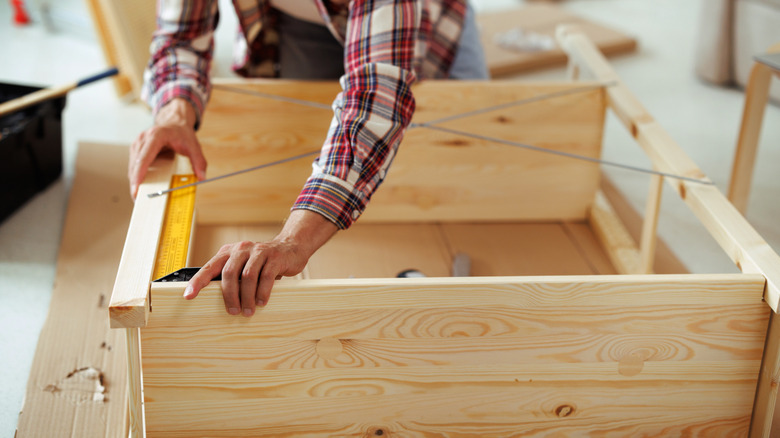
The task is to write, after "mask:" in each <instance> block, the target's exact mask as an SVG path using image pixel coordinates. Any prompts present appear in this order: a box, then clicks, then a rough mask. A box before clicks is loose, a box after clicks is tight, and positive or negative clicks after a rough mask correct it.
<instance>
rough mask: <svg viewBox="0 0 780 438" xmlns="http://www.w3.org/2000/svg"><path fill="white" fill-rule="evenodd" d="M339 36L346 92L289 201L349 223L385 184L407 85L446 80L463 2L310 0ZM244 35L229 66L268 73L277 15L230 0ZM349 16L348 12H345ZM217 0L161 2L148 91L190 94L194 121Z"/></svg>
mask: <svg viewBox="0 0 780 438" xmlns="http://www.w3.org/2000/svg"><path fill="white" fill-rule="evenodd" d="M313 1H315V2H316V4H317V7H318V9H319V10H320V12H321V14H322V15H323V20H324V23H325V24H326V26H328V28H329V29H330V30H331V32H332V33H333V34H334V36H335V37H336V38H337V39H338V40H340V41H343V42H344V66H345V75H344V76H343V77H342V78H341V86H342V89H343V91H342V92H341V93H339V95H338V96H337V97H336V100H335V101H334V104H333V108H334V117H333V121H332V122H331V127H330V130H329V132H328V137H327V139H326V141H325V144H324V145H323V147H322V152H321V154H320V156H319V158H318V159H317V160H316V161H315V162H314V165H313V172H312V175H311V177H310V178H309V179H308V181H307V182H306V184H305V185H304V188H303V190H302V191H301V194H300V196H299V197H298V199H297V200H296V202H295V204H294V206H293V209H307V210H312V211H316V212H318V213H320V214H322V215H324V216H325V217H327V218H328V219H330V220H331V221H332V222H333V223H335V224H336V225H337V226H338V227H339V228H342V229H343V228H347V227H349V226H350V225H351V224H352V223H353V222H354V221H355V220H356V219H357V218H358V217H359V216H360V214H361V213H362V212H363V210H364V209H365V207H366V204H367V203H368V201H369V199H370V198H371V195H372V193H373V192H374V191H375V190H376V188H377V187H378V186H379V184H380V183H381V182H382V180H383V179H384V176H385V172H386V171H387V168H388V166H389V165H390V163H391V162H392V159H393V157H394V156H395V151H396V149H397V148H398V144H399V143H400V141H401V137H402V136H403V133H404V131H405V129H406V128H407V126H408V125H409V123H410V121H411V119H412V114H413V113H414V108H415V102H414V97H413V95H412V91H411V85H412V83H414V81H415V80H416V79H417V78H418V77H419V78H445V77H447V75H448V72H449V69H450V66H451V65H452V62H453V60H454V58H455V53H456V50H457V44H458V40H459V38H460V33H461V30H462V27H463V20H464V16H465V14H466V0H416V1H415V0H395V1H393V0H377V1H371V0H365V1H361V0H352V1H351V2H350V3H349V8H348V10H345V5H344V2H343V1H332V2H331V1H324V0H313ZM233 3H234V6H235V9H236V12H237V13H238V17H239V23H240V27H241V34H242V37H243V38H242V39H240V40H239V46H238V50H239V56H238V57H237V58H236V60H237V61H236V63H235V64H234V66H233V68H234V70H236V71H237V72H238V73H240V74H244V75H247V76H273V75H274V74H275V72H274V68H273V66H274V64H275V62H276V60H275V59H273V58H274V56H275V55H276V50H275V47H274V44H273V43H274V41H277V38H276V35H275V29H274V24H275V19H274V16H275V14H274V13H273V11H272V10H271V8H270V5H269V4H268V2H267V1H264V0H233ZM345 14H346V17H347V19H346V20H345V19H344V16H345ZM216 16H217V0H195V1H185V0H160V1H159V5H158V29H157V31H156V32H155V35H154V39H153V42H152V46H151V52H152V58H151V60H150V63H149V66H148V68H147V70H146V72H145V84H144V97H145V99H146V100H147V101H148V102H149V104H150V105H151V106H152V108H153V109H154V111H155V112H156V111H157V110H158V109H159V108H161V107H162V106H163V105H165V104H166V103H167V102H169V101H170V100H171V99H173V98H176V97H180V98H185V99H187V100H189V101H190V102H192V104H193V107H194V108H195V110H196V113H197V115H198V121H200V119H201V114H202V113H203V110H204V108H205V103H206V101H207V100H208V96H209V93H210V82H209V78H208V71H209V67H210V63H211V59H212V52H213V34H214V28H215V25H216Z"/></svg>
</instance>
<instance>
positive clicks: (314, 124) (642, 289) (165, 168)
mask: <svg viewBox="0 0 780 438" xmlns="http://www.w3.org/2000/svg"><path fill="white" fill-rule="evenodd" d="M558 37H559V41H560V43H561V46H562V47H563V48H564V49H565V50H566V52H567V53H568V55H569V57H570V66H569V68H570V72H571V74H572V77H573V78H579V77H580V76H583V77H585V76H587V77H589V78H591V79H593V80H595V82H593V83H591V84H594V85H599V84H600V85H605V86H602V87H593V88H592V89H590V90H588V91H579V92H576V93H574V92H571V93H569V94H567V92H566V91H567V90H568V91H572V90H574V88H579V89H582V85H580V84H581V83H573V84H570V83H544V84H527V83H521V82H489V83H462V82H459V83H455V82H428V83H421V84H419V85H417V88H415V96H416V99H417V102H418V110H417V112H416V114H415V122H416V123H423V122H430V121H433V120H437V119H439V118H441V117H444V116H448V115H452V114H457V113H462V112H465V111H469V110H472V109H477V108H480V107H486V106H492V105H495V104H500V103H503V102H507V103H508V102H512V101H515V100H518V99H523V98H526V97H531V96H535V95H542V94H549V93H551V92H556V93H559V94H560V96H559V97H557V98H556V99H548V100H545V101H544V102H542V101H540V102H537V103H535V104H533V106H528V105H524V106H516V107H512V108H511V109H510V108H505V109H502V110H501V111H499V112H490V113H486V114H481V115H477V116H474V117H473V118H470V119H469V120H468V121H467V120H465V119H459V120H456V121H451V122H444V123H442V124H441V126H444V127H449V128H450V129H460V130H464V131H468V132H479V131H477V130H480V129H481V132H483V133H484V132H488V133H490V135H491V136H493V137H501V138H504V139H510V140H512V141H523V142H528V143H531V144H535V145H537V146H543V147H545V148H550V149H557V150H561V151H563V152H567V153H577V154H579V155H586V156H592V157H598V156H599V154H600V144H601V132H602V129H603V125H604V117H605V116H604V114H605V110H606V108H607V107H608V108H610V109H611V110H612V111H613V112H614V113H615V114H616V115H617V117H618V118H619V119H620V121H621V122H622V123H623V124H624V125H625V126H626V128H627V129H628V131H629V132H630V133H631V135H632V136H633V137H634V138H635V139H636V142H637V143H638V144H639V145H640V146H641V147H642V148H643V149H644V151H645V153H646V154H647V156H648V157H649V158H650V159H651V161H652V164H653V167H654V168H655V169H656V170H658V171H661V172H665V173H667V174H674V175H682V176H686V177H689V178H693V179H706V176H705V175H704V174H703V173H702V171H701V170H700V169H698V168H697V167H696V165H695V164H694V163H693V162H692V161H691V160H690V159H689V158H688V157H687V156H686V154H685V153H684V152H683V151H682V149H681V148H680V147H679V146H678V145H677V144H676V143H675V142H674V140H672V139H671V138H670V137H669V135H668V134H667V133H666V132H665V131H664V130H663V128H662V127H661V126H660V125H659V124H658V123H657V122H656V121H655V120H654V119H653V118H652V116H650V115H649V114H648V113H647V111H646V110H645V109H644V108H643V106H642V105H641V104H640V103H639V102H638V101H637V99H636V98H635V97H634V96H633V95H632V94H631V92H630V91H629V90H628V88H627V87H626V86H625V85H624V84H623V83H622V82H621V81H620V78H619V77H618V76H617V75H616V74H615V72H614V71H613V70H612V68H611V67H610V66H609V64H608V63H607V62H606V60H605V59H604V57H603V56H602V55H601V54H600V53H599V52H598V50H597V49H596V48H595V47H594V45H593V44H592V43H591V42H590V41H589V40H588V39H587V38H586V37H585V36H584V35H582V34H581V33H579V32H577V31H576V29H570V28H569V29H567V28H561V29H560V30H559V35H558ZM228 88H238V89H239V90H240V91H241V93H234V92H231V91H229V90H228ZM337 91H338V88H337V84H331V83H301V82H284V81H279V82H264V81H242V82H238V81H228V82H227V83H221V84H220V85H219V86H217V87H216V89H215V92H214V94H213V96H212V102H211V103H210V113H209V114H208V115H207V117H206V119H205V121H204V125H203V128H202V130H201V132H200V134H199V138H200V141H201V142H202V144H203V146H204V149H205V150H206V151H207V154H209V153H210V152H209V151H211V152H213V151H214V149H217V148H219V153H218V154H213V155H208V156H209V160H210V172H212V174H222V173H226V172H227V171H230V170H235V169H240V168H245V167H248V163H249V162H250V161H253V162H254V160H255V158H256V160H257V162H264V161H273V160H275V159H277V158H281V157H284V156H292V155H295V154H296V153H300V152H304V151H306V150H307V149H312V148H316V146H317V141H319V142H321V141H322V138H324V134H325V133H324V132H322V130H321V127H322V126H327V123H328V121H329V119H330V117H331V115H330V114H327V113H328V112H327V111H322V110H319V109H316V108H307V107H300V108H297V107H296V109H295V111H296V112H295V116H294V117H289V116H285V114H289V113H288V111H290V105H293V104H290V103H280V102H276V101H273V100H267V101H265V104H264V105H257V102H256V100H255V101H253V100H252V99H258V96H257V95H258V92H265V93H274V94H277V95H281V96H287V97H294V98H301V99H306V100H309V101H315V102H321V103H325V104H329V103H330V101H331V100H332V98H333V96H334V95H335V93H336V92H337ZM452 102H458V105H457V108H452V107H453V104H452ZM285 105H287V106H285ZM250 110H252V111H253V112H252V111H250ZM248 113H249V114H252V116H253V118H254V119H256V120H258V122H257V123H255V122H252V123H248V122H247V119H246V117H245V116H243V117H242V116H241V115H245V114H248ZM563 128H565V129H563ZM395 160H396V162H395V164H394V165H393V168H392V169H391V172H392V173H391V175H390V177H388V179H387V181H386V183H385V185H384V186H383V187H382V188H381V189H380V190H379V191H378V192H377V194H376V196H375V199H374V200H373V201H372V203H371V205H370V207H369V208H368V210H367V211H366V213H365V214H364V216H363V217H362V218H361V220H360V221H359V222H361V223H364V222H365V223H372V222H390V223H394V224H409V226H410V227H411V226H418V225H419V224H422V225H420V226H423V227H424V226H426V225H425V224H438V223H443V222H459V223H474V222H491V221H493V222H495V221H500V222H523V221H534V222H538V221H565V222H566V223H570V224H578V223H584V224H588V225H589V226H590V227H591V228H592V230H593V233H594V234H595V235H596V236H597V237H598V239H599V240H600V242H601V244H602V246H603V248H604V250H605V251H606V253H607V254H608V255H609V257H610V260H611V261H612V265H614V269H615V270H616V271H617V272H618V274H619V275H576V276H569V275H560V276H559V275H556V276H500V277H484V276H483V277H468V278H448V277H431V278H421V279H398V278H372V279H366V278H362V279H361V278H343V279H311V278H307V277H310V276H308V275H304V276H303V278H302V279H296V280H283V281H280V282H278V283H277V284H276V285H275V287H274V292H273V297H272V299H271V302H270V303H269V305H268V306H267V307H266V308H264V309H262V310H260V311H259V312H258V313H257V314H256V315H255V316H254V317H252V318H243V317H231V316H229V315H227V314H226V313H225V311H224V307H223V304H222V297H221V293H220V286H219V283H212V284H211V285H210V286H209V287H208V288H207V289H205V290H204V291H203V292H202V294H201V296H199V297H198V298H197V299H196V300H194V301H184V300H183V299H181V298H180V297H181V294H182V292H183V288H184V284H183V283H162V284H161V283H154V284H151V283H150V280H151V273H152V269H153V265H154V261H155V254H156V249H157V243H158V239H159V234H160V228H161V224H162V221H163V216H164V213H165V201H164V197H160V198H153V199H150V198H148V197H147V196H146V195H147V194H149V193H152V192H155V191H158V190H160V189H165V188H167V187H168V184H169V181H170V178H171V175H172V174H173V173H174V172H175V171H176V170H175V167H176V166H177V164H175V163H174V161H173V160H171V159H158V161H157V162H156V163H155V165H154V167H153V169H152V170H151V171H150V173H149V176H148V177H147V179H146V181H145V183H144V184H143V185H142V186H141V188H140V190H139V195H138V199H137V202H136V205H135V208H134V210H133V215H132V218H131V222H130V227H129V230H128V234H127V241H126V244H125V247H124V252H123V255H122V261H121V264H120V266H119V270H118V274H117V280H116V284H115V288H114V291H113V295H112V299H111V304H110V317H111V324H112V327H115V328H124V329H125V330H126V331H127V341H128V342H127V344H128V351H127V354H128V368H129V385H130V386H129V392H128V393H129V400H128V402H129V406H130V419H129V424H128V425H127V427H128V428H129V430H130V433H131V436H143V435H144V434H147V435H149V436H195V435H199V434H202V435H205V436H258V435H262V434H268V435H274V436H282V435H284V436H287V435H339V436H372V435H374V436H376V435H384V434H387V435H389V436H393V435H394V434H396V433H398V434H401V435H404V436H407V435H415V436H419V435H425V434H426V433H433V432H436V433H439V434H441V435H444V436H450V435H458V436H461V435H478V436H509V435H513V434H516V433H517V432H518V431H524V432H523V433H524V434H525V433H528V434H530V435H533V434H534V433H536V434H537V435H543V434H548V433H551V432H560V433H578V434H585V433H587V432H593V433H600V434H604V435H610V436H611V435H621V436H625V435H631V434H638V433H640V432H642V433H646V434H649V435H652V434H654V433H655V434H659V435H660V434H665V435H675V434H682V433H683V432H682V431H685V433H690V434H694V435H696V434H701V435H728V434H730V433H736V434H740V433H741V434H745V433H748V431H749V434H750V436H754V437H758V436H769V434H770V430H771V428H772V419H773V415H774V411H775V402H776V398H777V385H776V384H775V383H774V382H776V380H777V375H778V367H779V366H780V364H779V363H778V359H779V354H778V338H779V337H780V329H778V324H776V323H775V311H776V310H777V307H778V301H779V299H780V293H779V292H780V290H779V289H778V285H779V284H780V283H779V282H780V257H778V255H777V254H776V253H775V252H774V251H772V249H771V248H770V247H769V245H768V244H767V243H766V242H765V241H764V240H763V239H762V238H761V237H760V236H759V235H758V234H757V233H756V231H755V230H754V229H753V228H752V227H751V226H750V225H749V224H748V222H747V221H746V220H745V219H744V218H743V217H742V216H741V215H740V214H739V212H738V211H737V210H736V209H735V208H734V207H733V206H732V205H731V204H730V203H729V202H728V201H727V200H726V198H725V197H724V196H723V194H721V193H720V192H719V191H718V189H717V188H716V187H715V186H714V185H711V184H702V183H699V182H695V181H691V180H684V179H678V178H669V177H662V176H658V175H654V176H652V177H651V181H650V191H649V196H648V202H647V207H646V209H645V210H646V211H645V217H644V227H643V230H642V237H641V239H639V244H638V245H637V244H635V243H634V241H633V239H631V238H630V236H629V235H628V233H627V232H626V230H625V227H624V226H623V224H622V223H621V221H620V220H619V219H618V218H617V217H616V215H615V213H614V212H613V211H612V208H611V206H610V204H609V201H608V200H607V198H606V197H604V196H603V194H602V193H601V192H600V191H599V188H598V187H599V179H600V174H599V170H598V166H594V165H593V164H592V163H587V162H583V161H578V160H572V159H570V158H564V157H552V156H550V155H549V154H540V153H538V152H533V151H520V150H517V149H515V148H510V147H507V146H501V145H492V144H491V143H489V142H485V141H480V140H474V139H473V138H471V139H468V141H466V140H464V139H463V138H462V137H457V136H453V135H451V134H446V133H445V134H443V133H441V132H437V131H432V130H427V129H423V128H415V129H412V130H410V131H409V132H408V133H407V135H406V137H405V140H404V144H403V145H402V146H401V149H400V150H399V153H398V156H397V157H396V158H395ZM309 171H310V163H309V162H301V163H299V164H296V165H292V164H291V165H290V166H285V167H284V168H282V167H281V166H277V167H276V168H270V169H267V171H264V172H258V173H255V174H248V175H246V176H243V177H236V178H233V179H230V180H224V183H222V185H218V183H213V185H204V186H201V187H200V188H199V189H198V190H199V193H198V204H197V207H196V209H197V222H198V223H199V224H201V225H202V226H207V227H210V228H209V230H211V231H210V233H211V234H212V238H213V240H215V241H216V240H220V239H222V238H232V237H234V236H238V235H239V234H240V233H238V232H236V231H235V230H236V229H238V228H241V227H249V226H248V225H246V224H250V223H254V224H257V223H271V224H273V226H272V228H273V227H275V226H278V224H279V223H280V221H281V220H283V218H284V217H285V215H286V214H287V211H288V210H287V209H288V208H289V205H290V204H291V202H292V199H294V197H295V195H296V194H297V190H299V188H300V185H301V183H302V181H303V180H304V179H305V177H306V175H307V174H308V172H309ZM664 181H666V182H667V183H668V184H669V185H670V186H671V187H672V188H673V189H674V191H675V192H676V193H677V194H678V195H679V196H680V198H681V199H682V200H684V201H685V203H686V204H687V205H688V206H689V207H690V209H691V211H692V212H693V213H694V214H695V215H696V217H697V218H698V219H699V221H700V222H701V224H702V225H703V226H704V227H706V229H707V230H708V231H709V233H710V234H711V235H712V236H713V237H714V238H715V240H716V241H717V242H718V243H719V244H720V246H721V247H722V248H723V250H724V251H725V253H726V254H727V255H728V256H729V257H730V258H731V259H732V260H733V261H734V263H735V264H736V266H737V267H738V268H739V269H740V270H741V271H742V273H737V274H728V273H727V274H678V275H659V274H653V273H652V271H653V262H652V261H653V260H654V258H655V257H654V252H655V241H656V238H655V228H656V224H657V222H658V215H659V210H660V198H661V192H662V188H663V184H662V183H663V182H664ZM480 184H482V186H480ZM214 224H219V225H214ZM260 227H261V226H260ZM350 232H351V231H347V232H346V233H350ZM346 233H345V235H346ZM195 234H196V235H195V236H193V240H197V238H198V237H199V236H198V235H197V234H198V232H196V233H195ZM204 251H208V250H204ZM504 253H506V252H504ZM504 253H502V254H504ZM313 260H314V259H313ZM315 262H316V261H315ZM443 275H446V274H443ZM152 304H153V307H152ZM534 431H535V432H534Z"/></svg>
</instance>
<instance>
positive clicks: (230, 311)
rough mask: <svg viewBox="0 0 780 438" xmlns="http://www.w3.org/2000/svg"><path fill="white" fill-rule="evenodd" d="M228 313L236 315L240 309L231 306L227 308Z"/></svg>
mask: <svg viewBox="0 0 780 438" xmlns="http://www.w3.org/2000/svg"><path fill="white" fill-rule="evenodd" d="M228 313H229V314H231V315H238V314H239V313H240V311H239V310H238V307H231V308H229V309H228Z"/></svg>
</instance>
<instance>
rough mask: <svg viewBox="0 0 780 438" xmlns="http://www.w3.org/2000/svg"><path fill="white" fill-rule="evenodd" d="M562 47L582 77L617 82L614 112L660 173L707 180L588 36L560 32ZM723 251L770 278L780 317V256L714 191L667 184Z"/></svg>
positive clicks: (771, 299) (611, 92)
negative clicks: (576, 65)
mask: <svg viewBox="0 0 780 438" xmlns="http://www.w3.org/2000/svg"><path fill="white" fill-rule="evenodd" d="M559 41H560V43H561V46H562V47H563V48H564V50H566V51H567V53H568V54H569V56H570V57H572V58H573V59H574V60H576V62H578V64H579V65H580V69H581V71H586V72H588V73H589V75H590V76H592V77H594V78H596V79H598V80H602V81H616V82H617V83H616V85H614V86H611V87H609V88H608V89H607V96H608V100H609V106H610V108H612V109H613V110H614V112H615V114H616V115H617V116H618V118H619V119H620V120H621V121H622V122H623V124H624V125H625V126H626V129H628V130H629V132H631V134H632V135H633V136H634V138H636V140H637V142H638V143H639V144H640V145H641V146H642V148H643V149H644V150H645V152H646V153H647V155H648V156H649V157H650V159H651V160H652V161H653V165H654V167H655V168H656V169H658V170H660V171H663V172H667V173H670V174H673V175H681V176H686V177H691V178H698V179H705V178H706V177H705V175H704V173H703V172H702V171H701V170H700V169H699V168H698V167H697V166H696V164H695V163H694V162H693V161H692V160H691V159H690V158H689V157H688V155H687V154H686V153H685V152H684V151H683V149H682V148H680V147H679V146H678V145H677V143H676V142H675V141H674V140H673V139H672V138H671V137H670V136H669V134H667V133H666V131H665V130H664V129H663V128H662V127H661V126H660V125H659V124H658V122H657V121H655V120H654V119H653V117H652V116H651V115H650V114H649V113H648V112H647V110H646V109H645V108H644V106H642V104H641V103H640V102H639V101H638V100H637V99H636V97H634V96H633V94H632V93H631V92H630V91H629V89H628V88H627V87H626V86H625V85H624V84H622V83H621V82H620V79H619V77H618V76H617V74H616V73H615V71H614V70H613V69H612V67H611V66H610V65H609V63H608V62H607V61H606V59H604V57H603V56H602V55H601V54H600V53H599V52H598V50H597V49H596V48H595V47H594V46H593V44H592V43H591V42H590V41H589V40H588V39H587V37H585V36H584V35H583V34H581V33H579V32H576V31H570V30H567V29H566V28H561V30H560V32H559ZM666 180H667V182H668V183H669V184H670V185H671V187H672V188H674V190H675V191H676V192H677V194H678V195H679V196H680V198H681V199H683V200H684V201H685V202H686V204H688V206H689V208H690V209H691V210H692V211H693V213H694V214H695V215H696V216H697V217H698V218H699V220H700V221H701V223H702V224H703V225H704V226H705V227H706V228H707V229H708V230H709V232H710V234H711V235H712V236H713V237H714V238H715V240H716V241H717V242H718V243H719V244H720V246H721V248H723V250H724V251H725V252H726V254H727V255H728V256H729V257H730V258H731V259H732V261H734V263H735V264H736V265H737V267H738V268H739V269H740V270H741V271H742V272H749V273H761V274H763V275H764V276H765V277H766V281H767V286H766V293H765V297H764V298H765V300H766V302H767V303H768V304H769V305H770V307H772V309H773V310H774V311H775V312H777V311H778V308H779V306H780V256H778V254H777V253H776V252H774V250H772V248H771V246H769V244H768V243H766V241H765V240H764V239H763V238H762V237H761V236H760V235H759V234H758V233H757V232H756V231H755V229H753V227H752V226H751V225H750V224H749V223H748V222H747V220H745V218H744V217H742V216H741V215H740V214H739V211H737V209H736V208H735V207H734V206H733V205H732V204H731V203H730V202H729V201H728V200H727V199H726V197H725V196H724V195H723V194H722V193H721V192H720V191H718V188H717V187H715V186H714V185H709V184H700V183H696V182H691V181H686V180H681V179H676V178H666Z"/></svg>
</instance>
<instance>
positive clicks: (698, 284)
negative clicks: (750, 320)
mask: <svg viewBox="0 0 780 438" xmlns="http://www.w3.org/2000/svg"><path fill="white" fill-rule="evenodd" d="M746 285H747V286H746ZM762 285H763V280H762V278H761V276H760V275H755V274H696V275H694V274H682V275H617V276H611V275H608V276H577V275H572V276H565V277H564V276H561V277H556V276H550V277H534V276H528V277H462V278H415V279H411V278H380V279H370V278H369V279H340V280H335V279H325V280H302V281H289V282H287V283H286V284H284V285H282V284H279V285H278V290H274V293H275V294H276V295H275V297H277V298H276V299H275V305H274V306H270V307H268V306H267V307H266V308H265V309H263V312H265V313H272V312H277V311H289V310H293V311H306V310H315V309H320V310H336V309H351V308H354V305H355V303H356V302H360V306H361V308H364V309H369V308H379V309H381V308H398V307H399V306H401V307H410V308H427V307H439V308H449V307H461V306H469V305H471V304H473V300H474V296H475V295H476V296H479V300H480V301H479V303H480V305H483V306H489V305H506V303H507V302H511V303H513V305H514V306H516V307H522V306H526V305H534V306H542V305H550V306H587V305H594V306H595V305H601V304H605V303H606V304H610V305H616V306H634V305H639V304H638V302H639V301H638V300H641V301H646V302H647V303H670V302H674V303H679V304H697V303H700V302H701V300H707V302H709V303H712V304H725V305H741V304H754V303H755V302H756V297H755V296H752V295H750V294H745V293H737V294H733V293H729V292H728V291H730V290H734V289H739V288H748V289H750V290H752V289H751V288H754V287H756V288H759V287H761V286H762ZM615 287H620V288H625V289H626V291H624V292H623V293H622V294H621V295H620V296H615V295H614V294H613V293H612V290H613V289H614V288H615ZM169 289H170V290H172V291H174V292H171V293H172V294H173V295H175V294H176V293H178V292H179V291H181V293H184V284H183V283H153V284H152V294H153V295H154V294H155V293H158V291H160V292H159V293H165V292H162V291H166V290H169ZM203 290H204V291H205V292H208V293H207V294H206V295H204V296H210V297H211V298H207V299H198V300H193V301H188V302H187V303H189V304H187V307H186V308H188V309H197V308H200V307H201V306H205V307H204V309H205V311H207V312H214V311H215V309H222V310H223V311H224V306H221V307H220V306H219V305H221V303H220V302H219V300H221V295H220V294H221V292H220V287H219V283H218V282H212V283H210V284H209V285H208V286H207V287H206V288H204V289H203ZM209 294H215V295H213V296H211V295H209ZM323 296H327V297H328V299H327V300H322V299H321V298H322V297H323ZM212 300H213V301H212ZM234 320H235V321H243V319H241V318H234ZM247 321H251V318H249V319H247Z"/></svg>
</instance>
